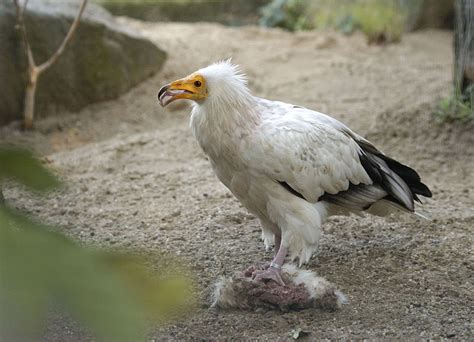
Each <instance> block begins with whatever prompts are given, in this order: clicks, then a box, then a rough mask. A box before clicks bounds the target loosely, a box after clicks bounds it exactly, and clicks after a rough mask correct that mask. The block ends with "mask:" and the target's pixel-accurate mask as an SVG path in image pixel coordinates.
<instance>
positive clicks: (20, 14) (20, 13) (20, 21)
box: [13, 0, 36, 69]
mask: <svg viewBox="0 0 474 342" xmlns="http://www.w3.org/2000/svg"><path fill="white" fill-rule="evenodd" d="M13 4H14V5H15V9H16V21H17V25H18V28H19V29H20V33H21V38H22V40H23V44H25V51H26V56H27V58H28V67H29V69H35V68H36V63H35V59H34V58H33V53H32V52H31V47H30V43H29V41H28V35H27V33H26V26H25V21H24V13H25V10H26V6H27V5H28V0H25V2H24V3H23V6H20V4H19V2H18V0H13Z"/></svg>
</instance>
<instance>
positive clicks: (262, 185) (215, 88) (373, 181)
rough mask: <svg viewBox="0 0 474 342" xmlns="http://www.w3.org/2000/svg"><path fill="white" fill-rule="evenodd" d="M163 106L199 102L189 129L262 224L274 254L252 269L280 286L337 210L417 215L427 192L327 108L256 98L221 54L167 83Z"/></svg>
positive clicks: (409, 173)
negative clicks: (284, 271) (290, 264)
mask: <svg viewBox="0 0 474 342" xmlns="http://www.w3.org/2000/svg"><path fill="white" fill-rule="evenodd" d="M158 99H159V101H160V103H161V105H162V106H166V105H167V104H169V103H171V102H172V101H174V100H177V99H188V100H192V101H193V107H192V112H191V119H190V126H191V129H192V131H193V133H194V136H195V137H196V139H197V141H198V143H199V145H200V146H201V148H202V150H203V151H204V153H205V154H206V155H207V156H208V157H209V161H210V163H211V166H212V168H213V170H214V172H215V173H216V175H217V177H218V178H219V180H220V181H221V182H222V183H224V185H225V186H226V187H227V188H229V189H230V191H231V192H232V193H233V194H234V195H235V197H237V199H238V200H239V201H240V202H241V203H242V204H243V205H244V206H245V207H246V208H247V209H248V210H249V211H250V212H251V213H253V214H254V215H256V216H257V217H258V218H259V219H260V222H261V226H262V237H263V240H264V242H265V245H266V246H267V247H268V246H270V245H271V244H272V243H273V244H274V245H275V257H274V259H273V261H272V262H271V263H270V264H268V265H267V266H266V267H263V268H261V269H259V270H258V271H257V272H255V274H254V275H253V277H254V279H255V280H257V281H267V280H274V281H276V282H277V283H279V284H282V285H283V280H282V278H281V275H280V270H281V267H282V264H283V263H284V260H285V258H286V256H287V255H288V254H289V256H290V258H291V259H295V258H298V259H299V263H300V265H301V264H302V263H305V262H307V261H308V260H309V259H310V257H311V255H312V254H313V253H314V251H315V250H316V248H317V246H318V241H319V238H320V236H321V225H322V224H323V223H324V222H325V221H326V219H327V217H328V216H330V215H335V214H348V213H351V212H352V213H358V212H368V213H371V214H376V215H385V214H387V213H389V212H390V211H392V210H391V209H399V210H404V211H408V212H412V213H415V208H414V201H415V200H416V201H419V199H418V195H423V196H426V197H431V191H430V190H429V189H428V187H427V186H426V185H424V184H423V183H422V182H421V180H420V176H419V175H418V173H417V172H416V171H415V170H413V169H411V168H410V167H408V166H405V165H403V164H401V163H400V162H398V161H396V160H394V159H392V158H390V157H388V156H387V155H385V154H384V153H382V152H381V151H379V150H378V149H377V148H376V147H375V146H374V145H373V144H372V143H371V142H369V141H368V140H366V139H364V138H363V137H361V136H360V135H358V134H356V133H354V132H353V131H351V130H350V129H349V128H348V127H346V126H345V125H344V124H342V123H341V122H339V121H337V120H336V119H333V118H331V117H329V116H327V115H325V114H322V113H318V112H316V111H313V110H310V109H307V108H303V107H300V106H295V105H292V104H288V103H284V102H279V101H270V100H266V99H263V98H259V97H256V96H253V95H252V94H251V93H250V91H249V89H248V87H247V78H246V76H245V75H244V74H243V73H242V72H241V70H240V68H239V66H237V65H234V64H232V63H231V62H230V60H228V61H221V62H218V63H215V64H212V65H210V66H208V67H205V68H203V69H200V70H198V71H197V72H195V73H193V74H191V75H189V76H187V77H185V78H183V79H180V80H177V81H174V82H172V83H170V84H167V85H165V86H164V87H162V88H161V89H160V91H159V93H158Z"/></svg>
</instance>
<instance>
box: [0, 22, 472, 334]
mask: <svg viewBox="0 0 474 342" xmlns="http://www.w3.org/2000/svg"><path fill="white" fill-rule="evenodd" d="M122 21H123V23H124V24H129V25H133V26H134V27H136V28H138V29H139V30H141V31H142V32H143V33H144V34H145V35H146V36H148V37H150V39H152V40H153V41H155V42H156V43H158V44H159V45H160V46H161V47H163V48H165V49H166V50H167V51H168V52H169V59H168V61H167V63H166V65H165V67H164V69H163V71H162V72H161V73H160V74H158V75H156V76H155V77H153V78H151V79H149V80H147V81H146V82H144V83H142V84H141V85H139V86H138V87H136V88H135V89H133V90H132V91H130V92H129V93H127V94H126V95H124V96H122V97H121V98H119V99H118V100H116V101H111V102H107V103H100V104H95V105H91V106H89V107H87V108H86V109H84V110H83V111H81V112H80V113H77V114H71V115H68V116H61V117H55V118H48V119H43V120H39V121H38V122H37V130H36V131H35V132H30V133H24V132H21V131H19V130H18V129H17V128H16V127H17V126H16V125H15V124H12V125H10V126H8V127H5V128H3V129H1V130H0V134H1V135H2V137H1V140H7V141H13V142H18V143H24V144H30V145H32V146H34V147H35V149H36V150H37V151H38V152H39V153H42V154H43V155H47V159H48V160H49V161H50V165H51V166H52V167H53V168H54V169H56V170H57V171H58V173H59V174H61V175H63V176H64V178H65V179H66V181H67V184H68V186H67V188H66V189H64V190H62V191H61V192H59V193H55V194H52V195H50V196H49V197H48V198H46V199H43V198H37V197H34V196H31V195H29V194H27V193H25V192H23V191H22V190H21V189H19V188H17V187H15V186H13V185H9V186H8V187H7V189H6V190H5V197H6V198H7V200H9V201H10V202H11V203H13V204H14V205H15V206H17V207H19V208H21V209H24V210H26V211H28V212H32V213H34V214H35V215H37V216H40V217H41V218H43V219H44V220H46V221H47V222H50V223H54V224H56V225H58V226H59V227H61V228H60V229H61V230H63V231H64V233H66V234H67V235H69V236H71V237H74V238H75V239H78V240H80V241H83V242H84V243H88V244H92V245H95V246H105V247H107V246H113V247H127V248H135V247H139V248H146V249H149V250H153V251H155V250H161V251H165V252H166V253H170V254H172V255H176V256H178V257H179V258H180V259H181V260H182V261H183V262H184V263H185V264H187V265H189V267H190V268H191V269H192V270H193V271H194V272H195V274H196V280H197V286H198V289H199V290H198V294H197V295H198V301H199V303H200V305H199V308H198V309H197V311H196V312H194V313H193V315H191V316H190V317H187V318H185V319H182V320H181V321H179V322H174V323H173V324H170V325H167V326H163V327H156V328H155V329H154V330H153V332H152V333H151V335H150V339H151V340H236V339H237V340H238V339H257V340H271V341H273V340H286V339H289V335H288V333H289V332H290V331H291V330H292V329H296V328H301V329H303V330H304V331H307V332H309V335H308V337H305V338H306V339H308V340H313V339H335V338H338V339H341V338H342V339H349V338H350V339H359V338H360V339H362V338H371V339H374V338H377V339H378V338H383V337H395V338H416V339H419V338H430V337H431V338H436V337H442V338H455V339H460V340H461V339H464V340H469V339H472V338H473V323H472V319H473V308H474V298H473V284H472V280H473V279H472V277H473V274H474V273H473V262H474V258H473V251H472V246H473V225H474V209H473V208H474V174H473V170H474V127H473V126H472V125H471V126H469V125H467V126H466V125H445V124H444V125H443V124H438V123H436V122H435V120H434V119H433V117H432V113H433V108H434V106H435V105H436V104H437V103H438V102H439V100H440V99H441V98H443V97H445V96H447V95H448V94H449V92H450V86H451V83H450V82H451V70H452V51H451V49H452V37H451V33H449V32H441V31H425V32H419V33H414V34H409V35H407V36H405V37H404V39H403V41H402V42H401V43H400V44H396V45H389V46H367V44H366V43H365V40H364V38H363V37H362V36H359V35H355V36H352V37H344V36H341V35H339V34H336V33H321V32H305V33H296V34H291V33H287V32H283V31H280V30H264V29H260V28H256V27H243V28H239V29H234V28H226V27H223V26H219V25H215V24H204V23H200V24H176V23H173V24H151V23H148V24H144V23H140V22H138V21H131V20H126V19H122ZM229 56H232V57H233V60H234V62H236V63H238V64H241V65H242V67H243V69H244V70H245V71H246V72H247V73H248V75H249V78H250V87H251V89H252V90H253V91H254V92H255V93H256V94H257V95H259V96H264V97H267V98H270V99H279V100H282V101H288V102H292V103H295V104H299V105H303V106H306V107H309V108H312V109H317V110H319V111H322V112H325V113H328V114H331V115H332V116H334V117H336V118H337V119H339V120H342V121H343V122H345V123H346V124H347V125H348V126H349V127H351V128H352V129H354V130H355V131H357V132H359V133H360V134H362V135H363V136H365V137H367V138H368V139H370V140H371V141H373V142H374V143H375V144H376V145H377V146H379V147H380V148H381V149H382V150H383V151H385V152H386V153H388V154H389V155H391V156H393V157H394V158H398V159H400V160H401V161H403V162H405V163H407V164H408V165H411V166H413V167H415V168H416V169H417V170H418V171H419V172H420V174H421V176H422V178H423V179H424V180H425V183H427V184H428V185H429V186H430V187H431V189H432V190H433V199H428V200H426V201H425V205H424V206H423V207H422V208H421V210H420V211H421V212H422V213H423V214H425V215H427V216H429V217H430V218H431V220H429V221H426V220H421V219H419V218H417V217H415V216H409V215H392V216H390V217H387V218H385V219H384V218H377V217H371V216H366V217H363V218H359V217H333V218H331V219H330V220H329V222H328V223H327V224H326V225H325V226H324V232H325V234H324V237H323V239H322V242H321V247H320V250H319V252H318V253H317V254H316V255H315V256H314V257H313V259H312V260H311V262H310V263H309V265H307V266H306V267H307V268H309V269H311V270H314V271H316V272H317V273H318V274H319V275H321V276H323V277H326V278H327V279H328V280H329V281H331V282H333V283H335V284H336V285H337V286H338V287H339V288H340V289H341V290H342V291H343V292H344V293H345V294H346V295H347V296H348V298H349V300H350V304H348V305H346V306H344V307H343V308H342V309H341V310H340V311H336V312H325V311H321V310H304V311H300V312H287V313H281V312H274V311H268V312H265V311H261V312H242V311H218V310H215V309H212V308H209V294H210V291H211V288H212V284H213V282H214V281H215V280H216V279H217V278H218V277H219V276H221V275H231V274H232V273H233V272H234V271H236V270H242V269H245V268H246V267H247V266H249V265H251V264H253V263H255V262H258V261H264V260H269V259H270V258H271V252H266V251H265V250H264V247H263V244H262V243H261V241H260V240H259V237H260V228H259V224H258V222H257V220H256V219H255V217H253V216H252V215H250V214H248V213H247V211H246V210H245V209H244V208H242V207H241V205H240V204H239V203H238V202H237V201H236V200H235V199H234V198H233V197H232V196H231V194H230V192H229V191H228V190H227V189H226V188H225V187H224V186H223V185H221V184H220V183H219V181H218V180H217V178H216V177H215V176H214V175H213V173H212V171H211V169H210V166H209V165H208V162H207V160H206V158H205V156H204V155H203V153H202V152H201V151H200V150H199V148H198V146H197V143H196V142H195V141H194V139H193V137H192V135H191V132H190V131H189V129H188V114H187V113H188V109H187V108H186V107H185V106H183V105H175V106H173V107H171V108H170V109H167V110H163V109H161V108H160V107H159V106H158V103H157V99H156V94H157V91H158V89H159V87H160V86H161V85H162V84H164V83H165V82H168V81H171V80H174V79H176V78H178V77H182V76H184V75H186V74H188V73H190V72H192V71H194V70H195V69H197V68H199V67H202V66H205V65H207V64H209V63H211V62H213V61H216V60H218V59H222V58H226V57H229ZM88 338H89V337H88V335H87V334H86V333H84V332H83V331H82V330H81V329H79V328H78V327H77V326H76V325H75V324H73V323H71V322H70V321H69V320H65V319H62V318H61V315H59V317H58V318H55V319H53V321H52V323H51V324H50V326H49V327H48V329H47V330H46V332H45V337H44V339H45V340H47V341H78V340H87V339H88Z"/></svg>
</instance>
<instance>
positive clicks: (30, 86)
mask: <svg viewBox="0 0 474 342" xmlns="http://www.w3.org/2000/svg"><path fill="white" fill-rule="evenodd" d="M87 1H88V0H83V1H82V3H81V7H80V8H79V12H78V13H77V15H76V17H75V18H74V21H73V22H72V25H71V27H70V28H69V31H68V33H67V34H66V37H64V39H63V41H62V43H61V45H60V46H59V48H58V49H57V50H56V52H54V53H53V54H52V55H51V57H49V59H48V60H47V61H45V62H44V63H42V64H40V65H38V66H37V65H36V63H35V59H34V57H33V53H32V51H31V47H30V44H29V41H28V35H27V33H26V26H25V22H24V17H23V14H24V12H25V10H26V5H27V4H28V0H25V2H24V4H23V7H21V6H20V4H19V3H18V0H13V3H14V5H15V8H16V18H17V24H18V26H19V28H20V32H21V36H22V39H23V43H24V45H25V50H26V55H27V58H28V83H27V85H26V92H25V102H24V113H23V118H24V125H25V128H26V129H30V128H32V127H33V118H34V109H35V94H36V85H37V83H38V77H39V76H40V74H41V73H42V72H43V71H45V70H46V69H48V68H49V67H50V66H51V65H53V64H54V63H55V62H56V61H57V59H58V58H59V56H61V54H62V53H63V51H64V48H65V47H66V45H67V43H68V42H69V40H71V37H72V36H73V35H74V32H75V31H76V29H77V26H78V25H79V21H80V20H81V16H82V13H83V12H84V9H85V8H86V5H87Z"/></svg>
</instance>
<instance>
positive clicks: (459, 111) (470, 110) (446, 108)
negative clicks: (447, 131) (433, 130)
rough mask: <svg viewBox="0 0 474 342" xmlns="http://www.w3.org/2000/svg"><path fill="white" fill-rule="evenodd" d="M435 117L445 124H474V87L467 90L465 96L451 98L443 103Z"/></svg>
mask: <svg viewBox="0 0 474 342" xmlns="http://www.w3.org/2000/svg"><path fill="white" fill-rule="evenodd" d="M435 117H436V118H437V119H438V120H439V121H443V122H455V121H459V122H469V121H471V122H474V86H472V85H471V86H470V87H469V88H467V90H466V92H465V93H464V95H463V96H451V97H449V98H447V99H444V100H442V101H441V103H440V104H439V105H438V108H437V109H436V111H435Z"/></svg>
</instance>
